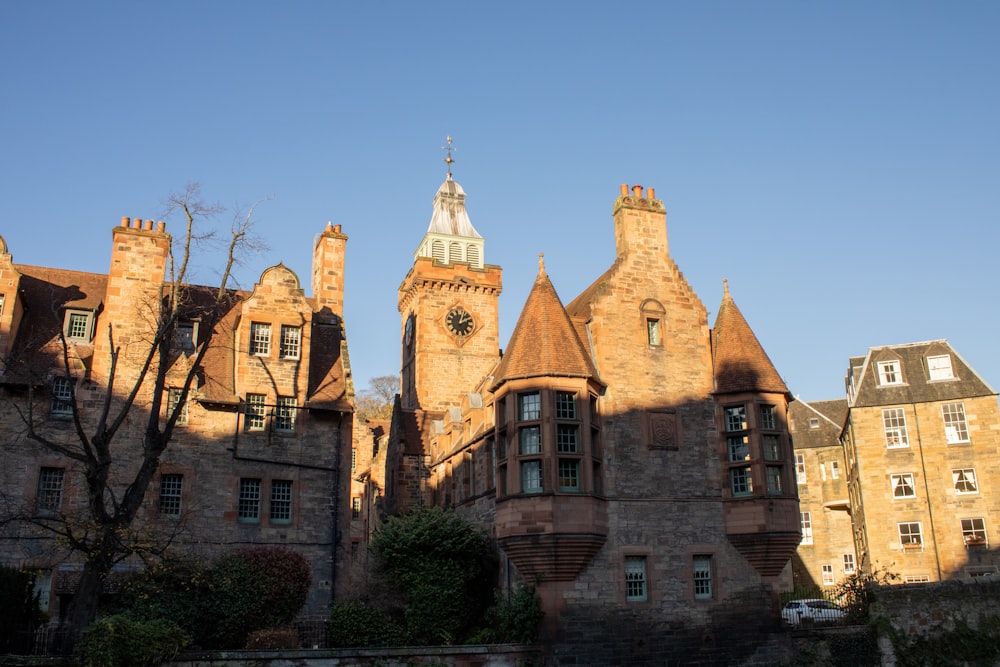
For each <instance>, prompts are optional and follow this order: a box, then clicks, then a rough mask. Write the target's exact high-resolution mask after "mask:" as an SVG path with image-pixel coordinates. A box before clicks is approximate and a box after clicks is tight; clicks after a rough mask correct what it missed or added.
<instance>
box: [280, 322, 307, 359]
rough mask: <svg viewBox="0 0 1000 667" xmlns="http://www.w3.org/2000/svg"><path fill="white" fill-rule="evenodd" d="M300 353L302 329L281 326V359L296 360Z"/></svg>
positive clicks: (285, 325)
mask: <svg viewBox="0 0 1000 667" xmlns="http://www.w3.org/2000/svg"><path fill="white" fill-rule="evenodd" d="M301 351H302V327H293V326H289V325H287V324H282V325H281V350H280V354H281V358H282V359H298V358H299V355H300V354H301Z"/></svg>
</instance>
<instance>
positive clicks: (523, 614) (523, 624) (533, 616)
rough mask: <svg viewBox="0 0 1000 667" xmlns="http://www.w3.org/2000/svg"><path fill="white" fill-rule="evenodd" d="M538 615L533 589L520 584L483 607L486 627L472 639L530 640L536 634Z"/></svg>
mask: <svg viewBox="0 0 1000 667" xmlns="http://www.w3.org/2000/svg"><path fill="white" fill-rule="evenodd" d="M542 615H543V613H542V605H541V601H540V600H539V599H538V596H537V595H535V589H534V588H531V587H530V586H522V587H521V588H519V589H517V590H516V591H515V592H513V593H511V594H510V595H506V596H504V597H502V598H500V599H499V600H497V602H496V604H494V605H493V606H492V607H490V608H489V609H487V610H486V616H485V619H484V620H485V622H486V627H485V628H484V629H483V631H482V632H481V633H480V634H479V635H478V637H477V638H476V639H477V642H476V643H482V644H485V643H518V644H531V643H533V642H534V641H535V640H536V639H537V638H538V626H539V625H540V624H541V622H542Z"/></svg>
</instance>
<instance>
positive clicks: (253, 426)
mask: <svg viewBox="0 0 1000 667" xmlns="http://www.w3.org/2000/svg"><path fill="white" fill-rule="evenodd" d="M266 400H267V397H266V396H264V394H247V403H246V427H247V430H248V431H263V430H264V425H265V418H266V416H267V411H266V407H265V405H264V402H265V401H266Z"/></svg>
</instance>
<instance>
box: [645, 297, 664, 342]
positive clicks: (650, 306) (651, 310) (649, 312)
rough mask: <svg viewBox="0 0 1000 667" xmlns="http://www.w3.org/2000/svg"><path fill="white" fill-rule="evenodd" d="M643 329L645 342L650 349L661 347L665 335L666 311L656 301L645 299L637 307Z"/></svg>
mask: <svg viewBox="0 0 1000 667" xmlns="http://www.w3.org/2000/svg"><path fill="white" fill-rule="evenodd" d="M639 311H640V312H641V314H642V323H643V326H644V327H645V332H646V342H647V343H648V344H649V346H650V347H662V346H663V337H664V335H665V333H666V325H667V317H666V315H667V309H666V308H664V307H663V304H661V303H660V302H659V301H657V300H656V299H646V300H645V301H643V302H642V305H641V306H639Z"/></svg>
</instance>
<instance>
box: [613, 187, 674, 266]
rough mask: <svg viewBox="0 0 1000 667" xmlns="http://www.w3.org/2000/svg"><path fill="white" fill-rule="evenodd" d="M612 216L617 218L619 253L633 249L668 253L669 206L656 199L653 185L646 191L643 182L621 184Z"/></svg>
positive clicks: (616, 243) (634, 250)
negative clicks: (630, 188) (630, 190)
mask: <svg viewBox="0 0 1000 667" xmlns="http://www.w3.org/2000/svg"><path fill="white" fill-rule="evenodd" d="M612 216H613V217H614V221H615V252H616V255H617V256H618V257H622V256H624V255H627V254H629V253H630V252H632V253H634V252H643V253H652V254H657V255H659V254H661V253H662V255H663V256H664V257H666V256H667V255H668V252H667V250H668V248H667V210H666V209H665V208H664V207H663V202H662V201H660V200H659V199H656V194H655V192H654V191H653V188H647V189H646V191H645V192H643V189H642V186H641V185H633V186H632V192H631V193H629V187H628V185H624V184H623V185H622V187H621V195H620V196H619V197H618V199H617V200H615V206H614V211H613V212H612Z"/></svg>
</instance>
